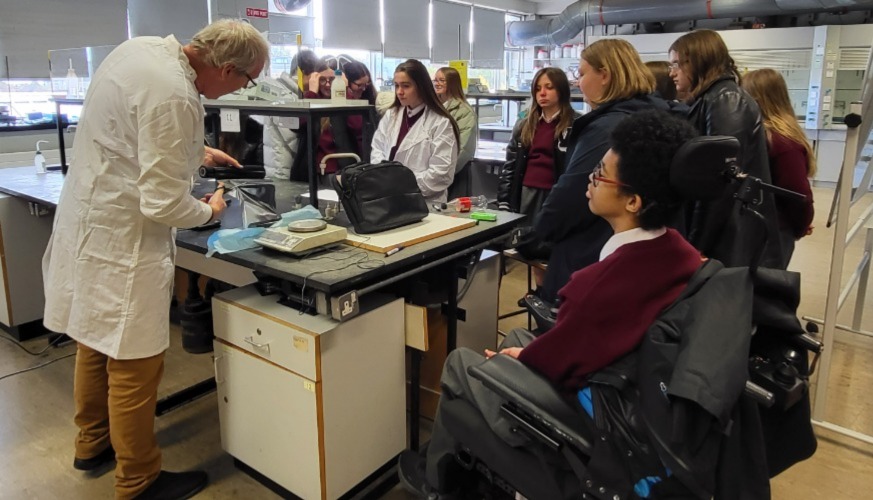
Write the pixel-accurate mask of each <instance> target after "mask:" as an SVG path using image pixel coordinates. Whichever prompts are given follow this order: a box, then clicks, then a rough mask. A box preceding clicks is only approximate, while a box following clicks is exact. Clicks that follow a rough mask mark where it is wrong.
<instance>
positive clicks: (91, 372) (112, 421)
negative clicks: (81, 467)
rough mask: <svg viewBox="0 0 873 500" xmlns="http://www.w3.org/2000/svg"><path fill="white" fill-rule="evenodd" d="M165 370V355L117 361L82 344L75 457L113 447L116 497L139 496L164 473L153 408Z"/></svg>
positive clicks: (78, 359)
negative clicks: (110, 445) (162, 471)
mask: <svg viewBox="0 0 873 500" xmlns="http://www.w3.org/2000/svg"><path fill="white" fill-rule="evenodd" d="M163 372H164V353H160V354H158V355H156V356H152V357H149V358H142V359H113V358H110V357H109V356H106V355H105V354H102V353H100V352H97V351H95V350H93V349H91V348H89V347H88V346H85V345H83V344H79V345H78V352H77V354H76V373H75V379H74V384H73V386H74V388H73V395H74V399H75V401H76V416H75V422H76V426H78V427H79V434H78V436H76V457H78V458H84V459H88V458H93V457H95V456H97V455H98V454H100V452H102V451H103V450H105V449H106V448H107V447H108V446H109V444H110V442H111V443H112V447H113V448H115V459H116V465H115V498H117V499H129V498H133V497H135V496H136V495H137V494H139V493H141V492H142V491H143V490H144V489H146V488H147V487H148V486H149V484H151V483H152V482H153V481H154V480H155V479H156V478H157V477H158V474H159V473H160V472H161V450H160V448H158V442H157V439H156V438H155V407H156V405H157V400H158V383H159V382H160V381H161V375H163Z"/></svg>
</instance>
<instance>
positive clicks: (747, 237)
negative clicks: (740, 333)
mask: <svg viewBox="0 0 873 500" xmlns="http://www.w3.org/2000/svg"><path fill="white" fill-rule="evenodd" d="M689 119H690V120H691V123H692V125H694V126H695V127H697V130H698V131H699V132H700V133H701V134H702V135H708V136H711V135H730V136H734V137H736V138H737V139H738V140H739V141H740V152H739V154H738V158H737V161H738V164H739V165H740V168H741V169H742V171H743V172H745V173H748V174H750V175H753V176H755V177H758V178H759V179H761V180H762V181H763V182H765V183H768V184H769V183H770V167H769V160H768V158H767V135H766V132H765V130H764V125H763V124H762V123H761V112H760V110H759V109H758V105H757V104H756V103H755V100H754V99H752V97H750V96H749V95H748V94H747V93H746V92H745V91H743V90H742V89H740V87H739V86H738V85H737V83H736V82H735V81H734V79H733V77H731V76H728V75H726V76H723V77H722V78H720V79H718V80H716V81H715V82H714V83H713V84H712V85H710V87H709V88H708V89H706V90H704V91H703V93H701V94H700V96H698V98H697V100H695V101H694V103H693V104H692V105H691V111H690V112H689ZM738 186H739V185H738V184H737V183H735V184H733V185H731V187H729V188H728V189H726V190H725V192H724V195H723V196H722V197H721V199H718V200H715V201H708V202H696V203H694V204H693V206H691V207H689V210H688V213H687V216H688V217H687V219H686V220H687V221H688V227H687V234H688V240H689V241H690V242H691V244H693V245H694V246H695V247H697V249H698V250H700V251H701V253H703V254H704V255H706V256H707V257H712V258H714V259H718V260H720V261H721V262H723V263H724V265H725V266H727V267H735V266H749V265H752V264H753V263H754V262H753V261H754V260H755V252H756V251H757V249H758V248H759V246H760V242H762V241H763V239H764V234H763V232H764V231H763V227H762V226H761V225H760V223H759V222H758V221H757V220H755V218H754V216H753V215H751V214H746V215H741V214H740V210H739V207H738V206H737V204H736V203H735V202H734V193H736V191H737V188H738ZM756 210H758V211H759V212H760V213H761V214H762V215H763V216H764V218H765V219H766V220H767V226H768V231H769V238H768V239H767V246H766V248H765V249H764V254H763V256H762V260H761V262H760V265H762V266H764V267H771V268H777V269H778V268H782V266H781V264H780V263H781V262H782V261H783V259H782V257H781V253H782V252H781V244H780V241H779V236H778V235H779V232H778V231H779V228H778V217H777V213H776V205H775V202H774V201H773V195H772V194H770V193H767V192H765V193H763V200H762V203H761V204H760V205H758V206H757V207H756Z"/></svg>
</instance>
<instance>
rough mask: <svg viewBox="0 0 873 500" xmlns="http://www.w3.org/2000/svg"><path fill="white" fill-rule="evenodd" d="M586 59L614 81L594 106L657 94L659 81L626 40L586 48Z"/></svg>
mask: <svg viewBox="0 0 873 500" xmlns="http://www.w3.org/2000/svg"><path fill="white" fill-rule="evenodd" d="M582 59H584V60H585V62H587V63H588V64H589V65H590V66H591V67H592V68H594V69H596V70H598V71H606V72H607V73H608V74H609V77H610V79H609V83H608V84H607V85H606V88H605V89H604V90H603V95H602V96H601V97H600V98H599V99H598V100H597V102H593V101H592V102H589V104H591V105H592V106H594V105H600V104H603V103H605V102H612V101H618V100H623V99H630V98H631V97H635V96H638V95H642V94H651V93H652V92H654V91H655V77H654V76H652V72H651V71H649V69H648V68H646V66H645V65H644V64H643V61H642V60H641V59H640V54H639V52H637V49H635V48H634V46H633V45H631V44H630V42H628V41H626V40H621V39H618V38H606V39H603V40H598V41H596V42H594V43H592V44H591V45H589V46H587V47H585V50H583V51H582ZM586 99H587V97H586Z"/></svg>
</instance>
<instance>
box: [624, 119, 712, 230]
mask: <svg viewBox="0 0 873 500" xmlns="http://www.w3.org/2000/svg"><path fill="white" fill-rule="evenodd" d="M695 136H697V132H696V131H695V129H694V127H692V126H691V124H689V123H688V122H687V121H685V120H682V119H680V118H677V117H675V116H673V115H671V114H669V113H667V112H664V111H656V110H651V111H641V112H639V113H634V114H632V115H630V116H629V117H627V118H625V119H624V120H622V121H621V122H620V123H619V124H618V125H616V127H615V128H614V129H613V130H612V134H610V138H609V141H610V147H611V148H612V151H613V152H614V153H615V154H616V155H618V172H616V174H617V176H618V180H620V181H621V182H622V183H624V184H626V185H627V186H629V187H620V189H621V190H622V192H624V193H625V194H636V195H639V197H640V198H642V200H643V206H642V209H641V210H640V212H639V213H638V216H639V222H640V226H641V227H642V228H643V229H657V228H659V227H663V226H665V225H667V223H668V222H670V220H671V219H672V217H673V215H674V214H675V213H676V210H678V209H679V207H680V206H681V205H682V201H683V200H682V198H681V197H680V196H679V194H678V193H677V192H676V191H675V190H674V189H673V187H672V186H671V185H670V164H671V163H672V161H673V156H674V155H675V154H676V151H677V150H678V149H679V147H680V146H682V144H684V143H685V142H687V141H688V140H689V139H691V138H693V137H695Z"/></svg>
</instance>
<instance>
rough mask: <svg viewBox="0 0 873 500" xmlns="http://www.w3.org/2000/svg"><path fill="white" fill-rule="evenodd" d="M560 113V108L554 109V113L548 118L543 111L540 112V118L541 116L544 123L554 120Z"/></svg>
mask: <svg viewBox="0 0 873 500" xmlns="http://www.w3.org/2000/svg"><path fill="white" fill-rule="evenodd" d="M560 114H561V110H560V109H559V110H557V111H555V114H553V115H552V116H550V117H548V118H546V114H545V113H540V118H542V119H543V121H544V122H546V123H552V121H554V119H555V118H557V117H558V115H560Z"/></svg>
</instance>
